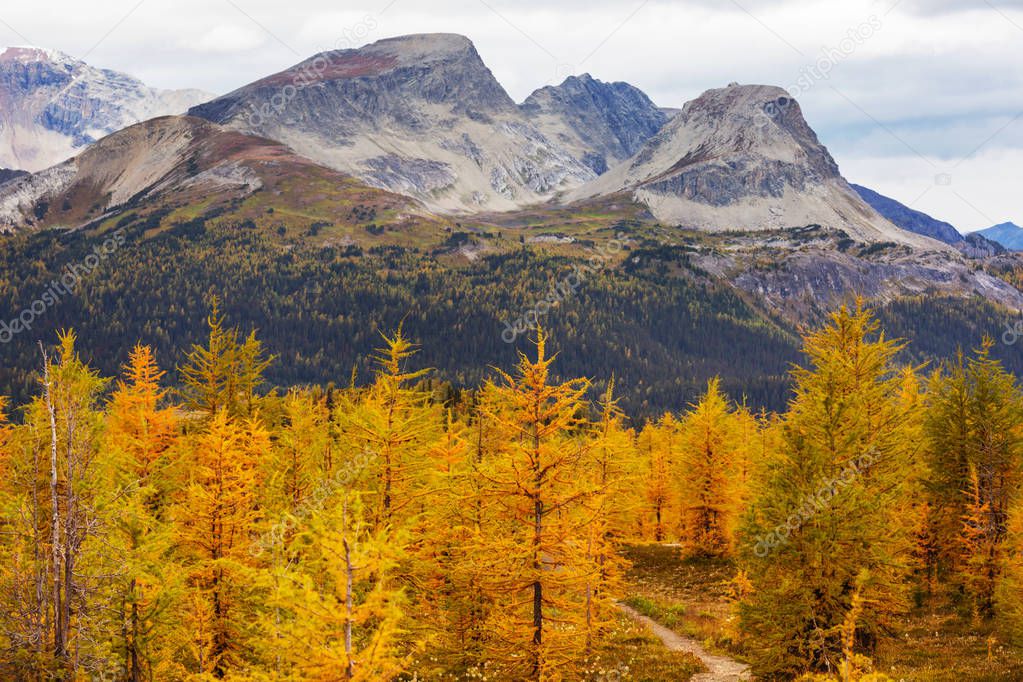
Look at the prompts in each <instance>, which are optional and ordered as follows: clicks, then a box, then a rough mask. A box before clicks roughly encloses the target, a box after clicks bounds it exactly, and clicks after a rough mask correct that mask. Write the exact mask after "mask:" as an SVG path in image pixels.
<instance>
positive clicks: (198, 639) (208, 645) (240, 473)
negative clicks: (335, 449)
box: [174, 409, 270, 677]
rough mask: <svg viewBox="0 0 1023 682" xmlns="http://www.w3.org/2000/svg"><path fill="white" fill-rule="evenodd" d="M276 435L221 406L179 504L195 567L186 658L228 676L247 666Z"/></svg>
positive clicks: (198, 440) (190, 567)
mask: <svg viewBox="0 0 1023 682" xmlns="http://www.w3.org/2000/svg"><path fill="white" fill-rule="evenodd" d="M269 450H270V440H269V436H268V434H267V432H266V431H265V429H264V428H263V426H262V425H261V423H260V422H259V421H258V420H257V419H256V418H252V419H248V420H244V421H239V420H237V419H234V418H231V417H229V416H228V414H227V411H226V410H224V409H222V410H220V411H219V412H218V413H217V414H216V415H215V416H214V417H213V419H212V420H211V421H210V422H209V424H208V425H207V427H206V428H205V430H204V431H203V432H202V433H200V434H197V435H196V436H195V437H194V438H193V439H192V442H191V443H190V447H189V453H188V455H187V463H188V470H189V472H190V475H191V478H190V481H189V483H188V485H187V486H186V488H185V490H184V491H183V494H182V497H181V500H180V502H179V503H178V504H177V506H176V508H175V510H174V511H175V520H176V522H177V526H178V534H179V535H178V544H179V549H180V551H181V553H182V554H183V555H184V559H185V566H186V569H187V571H188V585H189V589H190V590H191V591H192V596H193V598H192V604H193V608H192V610H191V613H190V617H191V619H192V620H193V623H192V624H191V625H192V626H193V627H192V629H193V631H194V633H195V637H194V638H193V641H192V642H191V643H190V646H189V650H188V655H187V665H188V666H189V669H190V670H192V671H193V672H197V673H203V674H211V675H213V676H215V677H224V676H225V675H227V674H228V673H229V672H231V671H232V670H234V669H237V668H238V667H239V666H240V665H242V664H243V663H244V661H245V659H246V656H247V649H248V646H249V644H248V642H249V640H250V639H251V638H252V637H253V636H254V635H253V632H252V630H253V629H254V628H255V625H256V624H255V623H254V622H253V621H252V619H251V615H250V613H248V611H247V608H248V605H249V603H250V600H251V590H252V589H253V583H254V580H253V571H254V563H255V559H254V556H253V552H252V547H251V542H252V539H253V536H254V535H255V531H256V528H257V524H258V521H259V516H260V511H259V509H258V505H257V492H258V488H259V486H260V483H261V471H262V470H263V466H262V465H263V462H264V460H265V459H266V458H267V457H268V456H269Z"/></svg>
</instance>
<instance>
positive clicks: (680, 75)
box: [0, 0, 1023, 231]
mask: <svg viewBox="0 0 1023 682" xmlns="http://www.w3.org/2000/svg"><path fill="white" fill-rule="evenodd" d="M435 31H443V32H454V33H462V34H465V35H467V36H469V37H470V38H472V40H473V41H474V42H475V44H476V47H477V49H478V50H479V52H480V54H481V55H482V57H483V59H484V61H486V63H487V64H488V65H489V66H490V68H491V70H493V72H494V74H495V75H496V76H497V78H498V79H499V80H500V81H501V83H502V84H503V85H504V86H505V87H506V88H507V89H508V91H509V92H510V93H511V95H512V97H514V98H515V99H516V100H518V101H521V100H522V99H524V98H525V97H526V96H527V95H528V94H529V93H530V92H531V91H532V90H533V89H535V88H538V87H540V86H543V85H546V84H550V83H557V82H560V81H561V80H563V79H564V77H565V76H567V75H569V74H573V73H583V72H589V73H591V74H592V75H593V76H594V77H596V78H600V79H601V80H607V81H610V80H622V81H627V82H629V83H632V84H634V85H636V86H638V87H640V88H642V89H643V90H644V91H646V92H647V94H649V95H650V96H651V97H652V98H653V99H654V101H655V102H657V103H658V104H660V105H662V106H672V107H678V106H681V105H682V103H684V102H685V101H687V100H689V99H692V98H694V97H696V96H697V95H699V94H700V93H701V92H702V91H704V90H706V89H708V88H712V87H720V86H723V85H726V84H727V83H729V82H731V81H738V82H740V83H769V84H775V85H780V86H783V87H787V88H789V89H790V90H795V91H797V92H796V93H794V94H797V98H798V99H799V101H800V103H801V104H802V106H803V109H804V113H805V114H806V117H807V119H808V120H809V122H810V125H811V126H813V128H814V129H815V130H816V131H817V132H818V134H819V135H820V137H821V139H822V141H823V142H824V143H825V144H826V145H827V146H828V147H829V149H830V150H831V151H832V153H833V154H834V156H835V158H836V159H837V160H838V163H839V165H840V166H841V168H842V171H843V173H844V174H845V176H846V177H847V178H848V179H849V180H850V181H852V182H858V183H860V184H864V185H868V186H870V187H872V188H874V189H876V190H878V191H880V192H882V193H884V194H888V195H891V196H893V197H895V198H897V199H899V200H900V201H902V202H904V203H907V204H910V205H912V206H913V207H914V208H918V209H920V210H923V211H926V212H928V213H931V214H932V215H934V216H935V217H938V218H941V219H944V220H948V221H949V222H952V223H953V224H954V225H956V226H957V227H959V228H960V229H963V230H967V231H968V230H973V229H978V228H982V227H987V226H990V225H992V224H994V223H997V222H1002V221H1005V220H1013V221H1015V222H1017V223H1020V224H1023V191H1021V189H1020V181H1021V177H1023V173H1021V171H1023V0H991V2H987V1H986V0H901V2H896V1H895V0H877V1H873V0H844V1H842V0H827V2H822V1H821V0H810V1H805V2H801V1H790V0H738V1H737V2H733V1H732V0H690V1H686V2H682V1H677V0H647V1H645V2H644V0H616V1H614V2H612V1H610V0H560V1H557V2H555V1H554V0H436V1H434V0H428V1H424V0H374V1H373V2H368V1H362V0H342V1H338V0H333V1H330V0H287V1H286V2H281V1H272V0H142V2H139V0H103V1H102V2H83V0H48V1H47V2H45V3H36V2H27V1H26V2H5V3H3V4H0V44H3V43H7V44H9V45H24V44H32V45H37V46H42V47H50V48H56V49H59V50H62V51H64V52H68V53H70V54H72V55H74V56H76V57H79V58H84V59H85V60H86V61H88V62H89V63H91V64H94V65H96V66H101V67H105V68H113V69H117V70H120V71H125V72H127V73H130V74H132V75H135V76H137V77H139V78H141V79H143V80H144V81H146V82H148V83H149V84H151V85H155V86H159V87H167V88H183V87H196V88H202V89H205V90H208V91H211V92H214V93H223V92H227V91H230V90H232V89H234V88H236V87H238V86H240V85H243V84H245V83H248V82H250V81H252V80H255V79H257V78H259V77H262V76H264V75H267V74H269V73H273V72H276V71H279V70H281V69H284V68H286V67H288V66H290V65H292V64H294V63H295V62H298V61H300V60H301V59H303V58H305V57H308V56H310V55H311V54H314V53H316V52H318V51H322V50H324V49H331V48H335V47H350V46H358V45H361V44H364V43H367V42H372V41H374V40H378V39H380V38H385V37H389V36H394V35H401V34H405V33H421V32H435ZM825 72H826V73H825Z"/></svg>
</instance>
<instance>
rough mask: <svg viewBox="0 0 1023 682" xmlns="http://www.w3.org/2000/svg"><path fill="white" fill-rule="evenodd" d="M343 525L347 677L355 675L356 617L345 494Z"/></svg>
mask: <svg viewBox="0 0 1023 682" xmlns="http://www.w3.org/2000/svg"><path fill="white" fill-rule="evenodd" d="M341 527H342V528H343V529H344V532H345V536H344V537H343V538H342V540H341V542H342V544H343V545H344V549H345V660H346V661H347V666H346V667H345V679H346V680H350V679H352V678H353V677H355V661H354V660H352V621H353V620H354V618H355V613H354V612H355V597H354V591H355V590H354V585H355V567H354V566H353V565H352V550H351V547H350V546H349V545H348V497H347V495H346V496H345V500H344V502H343V506H342V508H341Z"/></svg>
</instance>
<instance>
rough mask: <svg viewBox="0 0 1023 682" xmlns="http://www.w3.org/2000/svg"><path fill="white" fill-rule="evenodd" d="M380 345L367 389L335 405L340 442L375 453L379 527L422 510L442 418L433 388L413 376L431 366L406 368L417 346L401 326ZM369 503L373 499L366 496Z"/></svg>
mask: <svg viewBox="0 0 1023 682" xmlns="http://www.w3.org/2000/svg"><path fill="white" fill-rule="evenodd" d="M384 341H385V347H384V348H382V349H380V350H378V351H377V355H376V358H375V359H376V363H377V371H376V377H375V380H374V383H373V385H372V386H370V387H369V388H368V389H366V390H364V391H352V392H351V395H349V396H347V398H346V399H343V400H342V401H341V402H340V403H339V405H338V406H337V408H336V412H335V413H336V418H337V423H338V429H339V431H340V434H341V437H340V439H341V447H342V449H343V450H345V451H347V452H348V453H349V455H350V456H356V455H355V454H354V453H362V452H369V453H372V457H373V461H374V463H375V466H374V467H372V475H373V477H374V478H375V480H374V481H372V482H371V483H370V487H369V489H370V490H371V491H372V494H373V498H372V502H373V504H374V513H375V516H374V519H375V521H374V523H375V524H376V526H377V527H384V526H394V527H396V528H397V527H398V526H400V525H401V524H402V523H404V521H405V520H406V519H407V518H409V517H411V516H413V515H414V514H415V513H416V512H418V511H420V510H421V506H422V503H423V500H422V499H421V492H422V491H420V490H418V486H419V482H420V481H421V480H422V478H423V477H422V474H423V473H424V472H425V470H426V468H427V466H428V463H427V460H426V457H425V452H426V447H427V446H426V444H427V443H428V442H429V441H430V440H431V439H432V438H433V437H435V436H436V433H437V426H438V425H439V424H440V423H442V419H440V413H439V411H437V410H436V409H433V408H432V407H431V406H430V405H429V403H428V401H429V397H430V396H429V394H428V393H427V392H425V391H422V390H418V389H416V388H415V387H414V385H413V384H414V382H415V381H416V380H418V379H420V378H422V377H423V376H425V375H426V374H427V373H428V372H429V370H425V369H421V370H407V368H406V364H407V363H408V361H409V358H411V357H412V356H413V355H415V352H416V350H415V348H414V346H413V344H412V343H411V342H410V341H409V340H408V339H407V338H406V337H405V336H404V334H403V332H402V330H401V329H400V328H399V329H398V331H397V332H395V334H394V336H391V337H387V336H385V337H384ZM364 502H366V503H369V502H370V500H368V499H367V500H364Z"/></svg>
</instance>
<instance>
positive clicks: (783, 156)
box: [570, 84, 945, 249]
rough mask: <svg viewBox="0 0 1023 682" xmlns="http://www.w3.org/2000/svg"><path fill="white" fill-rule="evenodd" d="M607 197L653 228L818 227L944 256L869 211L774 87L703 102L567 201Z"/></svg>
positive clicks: (723, 91)
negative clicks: (629, 196)
mask: <svg viewBox="0 0 1023 682" xmlns="http://www.w3.org/2000/svg"><path fill="white" fill-rule="evenodd" d="M616 191H627V192H631V193H633V196H635V197H636V198H637V199H638V200H640V201H642V202H643V203H645V204H647V206H649V207H650V210H651V211H652V212H653V214H654V215H655V216H656V217H657V218H658V219H659V220H662V221H664V222H669V223H673V224H676V225H683V226H686V227H693V228H697V229H704V230H708V231H727V230H744V231H757V230H776V229H785V228H792V227H804V226H807V225H821V226H825V227H831V228H836V229H842V230H845V231H846V233H847V234H848V235H849V236H851V237H852V238H854V239H856V240H859V241H864V242H876V241H895V242H900V243H905V244H913V245H916V246H922V247H925V248H931V249H940V248H945V247H944V246H943V245H941V244H940V242H937V241H932V240H930V239H927V238H924V237H920V236H918V235H915V234H912V233H910V232H906V231H904V230H901V229H899V228H898V227H896V226H895V225H893V224H892V223H891V222H889V221H888V220H886V219H885V218H883V217H882V216H881V215H879V214H878V213H877V212H876V211H875V210H874V209H873V208H871V207H870V206H868V205H867V204H866V203H865V202H864V201H863V199H861V198H860V196H859V195H858V194H856V193H855V192H854V191H853V189H852V188H851V187H850V186H849V185H848V183H847V182H846V181H845V179H844V178H842V175H841V174H840V173H839V170H838V164H837V163H835V160H834V159H833V158H832V157H831V154H830V153H829V152H828V150H827V149H826V148H825V147H824V146H823V145H822V144H821V143H820V141H819V140H818V139H817V135H816V133H814V131H813V129H812V128H810V126H809V124H808V123H807V122H806V120H805V119H804V118H803V113H802V110H801V109H800V107H799V104H798V103H797V102H796V100H795V99H793V98H792V97H791V96H790V95H789V93H788V92H786V91H785V90H784V89H782V88H779V87H776V86H773V85H738V84H732V85H729V86H727V87H724V88H717V89H713V90H708V91H706V92H704V93H703V94H702V95H700V96H699V97H697V98H696V99H695V100H693V101H691V102H687V103H686V104H685V106H684V107H683V108H682V111H681V112H680V113H679V114H678V115H677V116H675V117H674V118H672V119H671V120H670V121H669V122H668V123H667V124H666V125H665V126H664V127H663V128H662V129H661V131H660V132H659V133H658V134H657V135H655V136H654V137H652V138H651V139H650V140H649V141H648V142H647V143H646V144H645V145H644V146H643V148H642V149H641V150H640V151H639V152H638V153H637V154H636V155H635V156H633V157H632V158H631V159H630V160H629V161H627V162H625V163H623V164H621V165H620V166H618V167H616V168H614V169H613V170H612V171H610V172H608V173H606V174H604V175H603V176H601V177H600V178H597V179H596V180H595V181H593V182H591V183H589V184H588V185H586V186H584V187H582V188H580V189H579V190H577V191H575V192H573V193H572V194H571V195H570V198H574V199H584V198H587V197H591V196H596V195H601V194H610V193H614V192H616Z"/></svg>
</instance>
